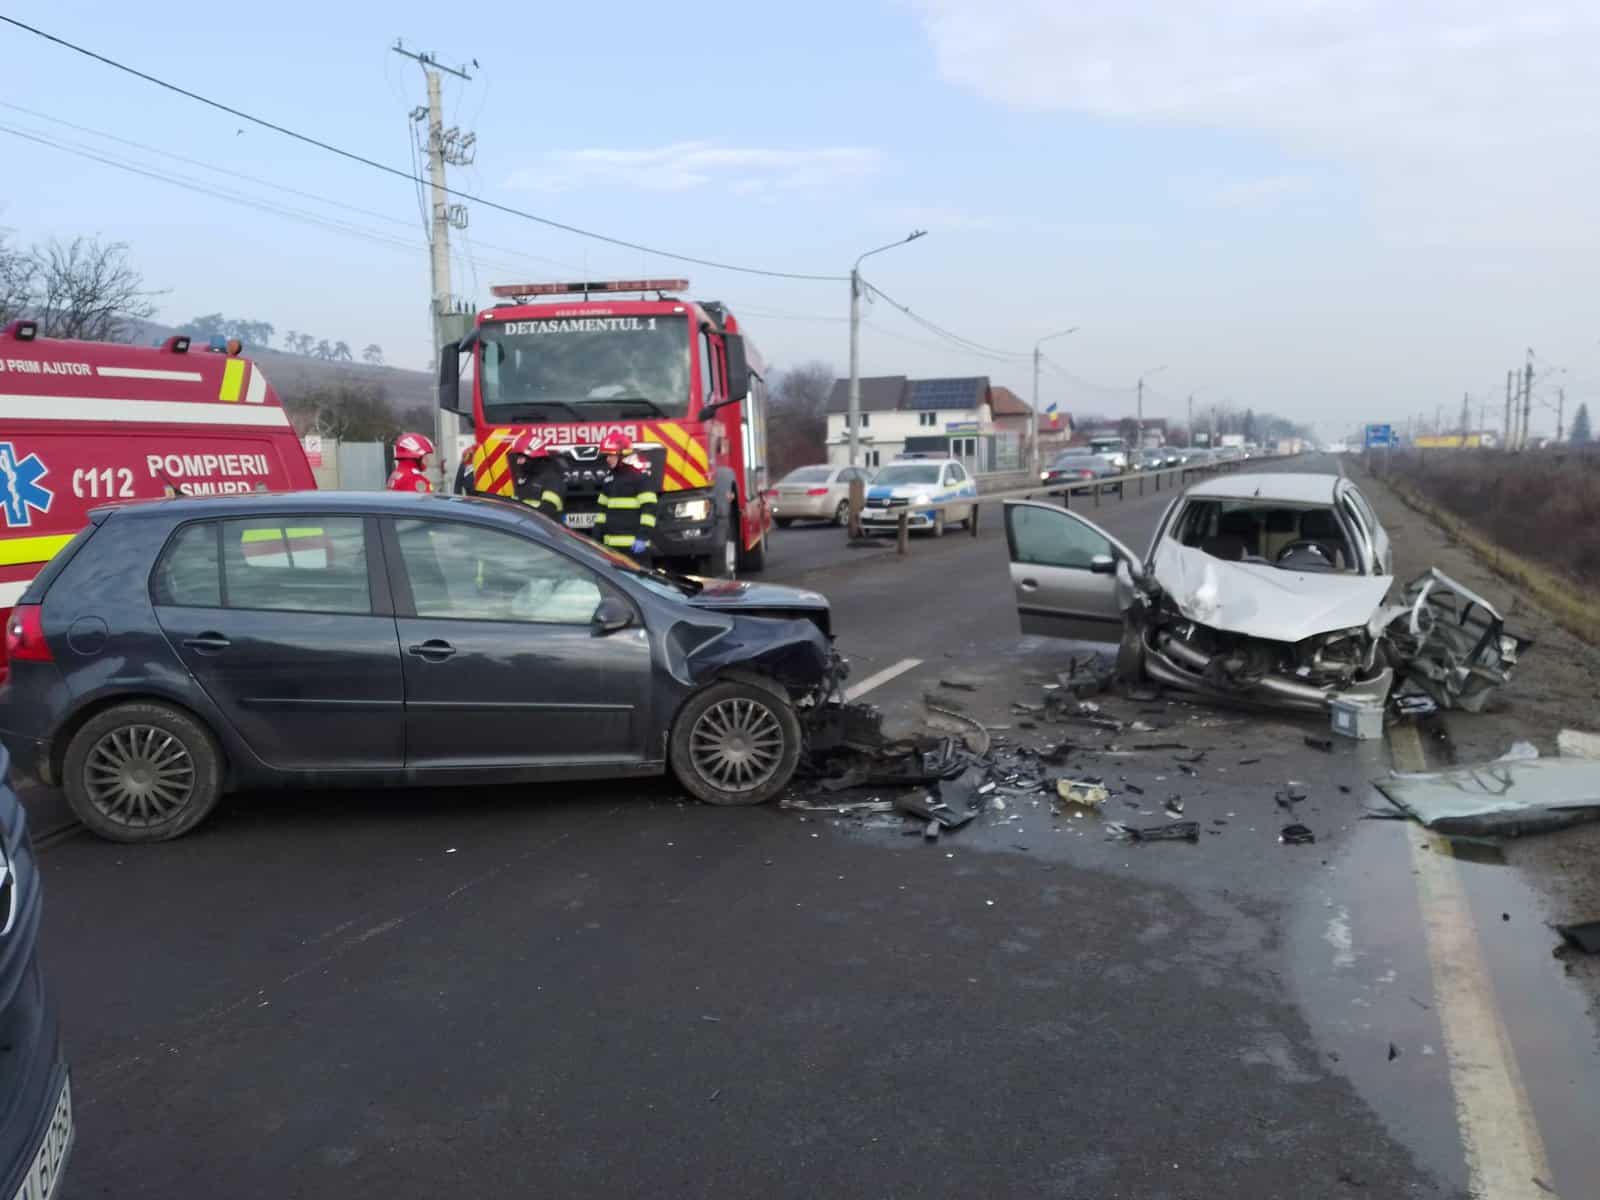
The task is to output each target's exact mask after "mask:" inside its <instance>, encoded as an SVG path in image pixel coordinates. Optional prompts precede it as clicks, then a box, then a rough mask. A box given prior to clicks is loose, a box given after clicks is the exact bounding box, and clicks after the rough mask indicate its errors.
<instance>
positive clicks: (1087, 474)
mask: <svg viewBox="0 0 1600 1200" xmlns="http://www.w3.org/2000/svg"><path fill="white" fill-rule="evenodd" d="M1078 478H1079V479H1093V478H1094V472H1093V471H1079V472H1078Z"/></svg>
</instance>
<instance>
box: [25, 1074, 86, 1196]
mask: <svg viewBox="0 0 1600 1200" xmlns="http://www.w3.org/2000/svg"><path fill="white" fill-rule="evenodd" d="M72 1136H73V1128H72V1081H71V1080H70V1079H69V1080H68V1081H67V1082H65V1083H63V1084H62V1085H61V1095H60V1096H59V1097H57V1098H56V1111H55V1113H54V1114H53V1115H52V1116H51V1118H50V1128H48V1129H46V1130H45V1132H44V1142H43V1144H42V1145H40V1147H39V1152H38V1153H37V1154H35V1155H34V1156H33V1163H32V1164H31V1165H30V1166H29V1167H28V1173H27V1174H26V1175H24V1176H23V1178H22V1186H21V1187H20V1188H18V1189H17V1193H16V1195H15V1196H14V1197H13V1198H12V1200H52V1198H53V1197H54V1196H56V1195H58V1194H59V1193H60V1191H61V1176H62V1173H63V1172H64V1171H65V1169H66V1165H67V1155H68V1153H70V1152H71V1150H72Z"/></svg>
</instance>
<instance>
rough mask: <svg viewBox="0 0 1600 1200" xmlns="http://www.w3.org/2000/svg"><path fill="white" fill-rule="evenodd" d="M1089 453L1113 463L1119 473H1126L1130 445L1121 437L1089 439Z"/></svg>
mask: <svg viewBox="0 0 1600 1200" xmlns="http://www.w3.org/2000/svg"><path fill="white" fill-rule="evenodd" d="M1089 453H1091V454H1098V455H1100V456H1101V457H1102V458H1104V459H1105V460H1106V461H1107V462H1109V463H1111V464H1112V465H1113V466H1114V467H1116V468H1117V469H1118V470H1119V471H1125V470H1127V469H1128V466H1129V457H1128V455H1129V448H1128V443H1127V442H1125V441H1124V440H1123V439H1122V438H1120V437H1096V438H1090V439H1089Z"/></svg>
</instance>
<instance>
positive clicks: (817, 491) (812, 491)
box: [806, 487, 828, 496]
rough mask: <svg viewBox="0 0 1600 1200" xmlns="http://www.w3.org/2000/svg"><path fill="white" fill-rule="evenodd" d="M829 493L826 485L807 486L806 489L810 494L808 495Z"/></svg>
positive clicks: (807, 493)
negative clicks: (817, 486) (819, 486)
mask: <svg viewBox="0 0 1600 1200" xmlns="http://www.w3.org/2000/svg"><path fill="white" fill-rule="evenodd" d="M827 494H828V489H827V488H825V487H821V488H807V489H806V495H808V496H826V495H827Z"/></svg>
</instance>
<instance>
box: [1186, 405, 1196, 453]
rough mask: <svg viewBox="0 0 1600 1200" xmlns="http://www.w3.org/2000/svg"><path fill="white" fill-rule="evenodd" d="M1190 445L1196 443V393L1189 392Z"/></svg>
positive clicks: (1188, 431) (1188, 427) (1187, 428)
mask: <svg viewBox="0 0 1600 1200" xmlns="http://www.w3.org/2000/svg"><path fill="white" fill-rule="evenodd" d="M1186 430H1187V436H1188V438H1189V445H1191V446H1193V445H1194V393H1193V392H1190V393H1189V424H1188V425H1187V426H1186Z"/></svg>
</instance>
